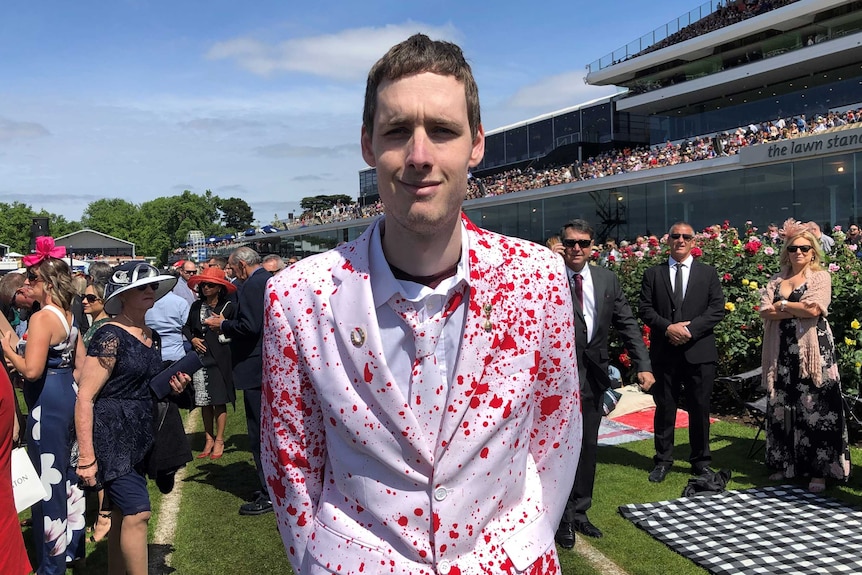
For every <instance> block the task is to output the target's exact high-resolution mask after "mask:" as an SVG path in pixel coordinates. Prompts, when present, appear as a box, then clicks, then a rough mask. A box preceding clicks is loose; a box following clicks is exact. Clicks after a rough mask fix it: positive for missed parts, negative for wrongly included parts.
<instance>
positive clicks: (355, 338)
mask: <svg viewBox="0 0 862 575" xmlns="http://www.w3.org/2000/svg"><path fill="white" fill-rule="evenodd" d="M350 343H352V344H353V347H362V345H363V344H365V330H364V329H362V328H361V327H354V328H353V329H352V330H350Z"/></svg>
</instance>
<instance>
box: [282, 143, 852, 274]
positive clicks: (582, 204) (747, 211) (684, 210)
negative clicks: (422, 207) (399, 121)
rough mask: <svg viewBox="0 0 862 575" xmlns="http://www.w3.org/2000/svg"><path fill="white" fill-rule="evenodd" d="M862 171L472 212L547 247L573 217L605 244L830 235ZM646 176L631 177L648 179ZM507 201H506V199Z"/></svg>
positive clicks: (827, 165)
mask: <svg viewBox="0 0 862 575" xmlns="http://www.w3.org/2000/svg"><path fill="white" fill-rule="evenodd" d="M860 170H862V152H853V153H846V154H838V155H832V156H825V157H821V158H813V159H804V160H797V161H793V162H784V163H779V164H768V165H761V166H754V167H739V168H735V169H731V170H726V171H717V170H713V171H712V172H707V171H705V172H704V173H701V174H695V175H689V176H685V177H676V178H675V177H670V178H668V179H666V180H663V181H658V182H648V183H637V182H634V181H633V182H632V183H631V184H628V185H618V186H615V187H601V186H600V184H599V181H597V180H593V182H595V184H594V185H592V186H589V187H587V188H584V187H583V186H578V187H579V189H578V190H577V191H570V192H568V193H566V192H565V191H562V192H561V193H560V194H559V195H554V196H551V197H544V198H541V199H535V198H524V195H526V194H525V193H519V194H512V195H511V196H508V197H507V196H500V197H496V198H485V199H480V200H472V201H470V202H467V203H466V204H465V205H464V211H465V212H466V213H467V215H468V216H469V217H470V219H472V220H473V221H474V222H475V223H476V224H478V225H480V226H481V227H484V228H487V229H490V230H493V231H496V232H500V233H503V234H506V235H510V236H516V237H520V238H524V239H528V240H532V241H534V242H537V243H541V244H544V242H545V240H546V239H547V238H548V237H549V236H551V235H554V234H556V233H558V232H559V229H560V227H561V226H562V224H563V223H565V222H566V221H568V220H570V219H573V218H583V219H585V220H587V221H589V222H591V223H592V224H593V226H594V227H595V229H596V235H597V236H598V238H597V239H599V240H604V239H605V238H608V237H613V238H616V239H617V240H622V239H632V238H634V237H637V236H638V235H643V234H656V235H661V234H663V233H665V232H666V231H667V230H668V228H669V227H670V225H671V224H673V223H674V222H676V221H679V220H685V221H688V222H690V223H691V224H692V226H693V227H694V228H695V229H703V228H705V227H707V226H710V225H713V224H716V223H721V222H723V221H724V220H729V221H730V222H731V224H732V225H734V226H737V227H742V226H743V224H744V223H745V222H746V221H747V220H751V221H752V222H754V225H755V226H757V227H759V228H761V229H765V228H766V225H767V224H769V223H770V222H775V223H778V224H780V223H781V222H783V221H784V220H785V219H787V218H789V217H793V218H796V219H798V220H801V221H810V220H813V221H816V222H818V223H819V224H820V225H821V226H822V227H823V228H824V229H825V230H828V229H830V228H831V227H832V226H835V225H841V226H843V227H844V228H845V229H846V227H847V225H848V224H849V223H850V222H858V221H859V220H860V218H862V197H860V196H862V173H860ZM645 174H647V172H641V173H640V174H639V175H634V174H632V177H631V178H626V179H629V180H638V179H643V178H644V175H645ZM503 198H505V199H504V202H505V203H501V202H500V200H501V199H503ZM369 221H370V220H368V221H356V222H353V225H347V226H344V227H341V228H338V229H328V230H327V231H312V230H309V232H308V233H306V234H295V235H292V236H282V238H281V245H280V246H278V247H275V246H273V247H274V249H277V250H278V253H280V254H281V255H282V256H285V257H289V256H292V255H297V256H300V257H305V256H308V255H312V254H314V253H319V252H322V251H326V250H328V249H330V248H332V247H334V246H335V245H337V244H338V243H339V242H341V241H348V240H353V239H355V238H357V237H358V236H359V235H360V234H361V233H362V232H363V231H364V229H365V228H366V227H367V226H368V223H369ZM326 227H327V228H329V227H330V226H326ZM333 228H334V226H333Z"/></svg>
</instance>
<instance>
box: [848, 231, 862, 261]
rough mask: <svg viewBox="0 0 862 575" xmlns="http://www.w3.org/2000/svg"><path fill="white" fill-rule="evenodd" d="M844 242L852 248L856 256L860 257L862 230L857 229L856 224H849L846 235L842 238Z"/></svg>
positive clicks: (861, 252) (861, 256) (861, 254)
mask: <svg viewBox="0 0 862 575" xmlns="http://www.w3.org/2000/svg"><path fill="white" fill-rule="evenodd" d="M844 243H845V244H847V246H849V247H850V249H851V250H853V252H854V253H855V254H856V257H857V258H862V231H860V230H859V225H858V224H850V226H849V227H848V228H847V237H845V238H844Z"/></svg>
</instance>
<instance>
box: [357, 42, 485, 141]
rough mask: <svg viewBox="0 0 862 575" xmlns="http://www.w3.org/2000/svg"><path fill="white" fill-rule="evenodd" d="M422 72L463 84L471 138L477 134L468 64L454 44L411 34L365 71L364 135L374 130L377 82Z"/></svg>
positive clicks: (478, 118)
mask: <svg viewBox="0 0 862 575" xmlns="http://www.w3.org/2000/svg"><path fill="white" fill-rule="evenodd" d="M423 72H432V73H434V74H439V75H441V76H454V77H455V79H457V80H458V81H459V82H461V83H462V84H464V95H465V97H466V98H467V120H468V121H469V123H470V136H471V137H473V138H475V137H476V134H478V133H479V124H481V123H482V117H481V114H480V111H479V88H478V86H476V80H475V79H474V78H473V71H472V70H471V69H470V64H468V63H467V60H466V59H465V58H464V53H463V52H462V51H461V48H459V47H458V46H457V45H456V44H453V43H452V42H445V41H443V40H431V39H430V38H429V37H428V36H426V35H425V34H414V35H413V36H411V37H409V38H408V39H406V40H404V41H403V42H401V43H400V44H396V45H395V46H393V47H392V48H390V49H389V51H388V52H386V55H384V56H383V57H382V58H381V59H380V60H378V61H377V63H375V64H374V66H372V67H371V71H370V72H368V83H367V84H366V85H365V108H364V109H363V111H362V125H363V127H364V128H365V131H366V132H367V133H368V135H369V136H371V135H373V133H374V132H373V130H374V115H375V113H376V112H377V91H378V90H379V89H380V84H382V83H383V82H384V81H390V82H392V81H395V80H398V79H399V78H404V77H406V76H414V75H416V74H421V73H423Z"/></svg>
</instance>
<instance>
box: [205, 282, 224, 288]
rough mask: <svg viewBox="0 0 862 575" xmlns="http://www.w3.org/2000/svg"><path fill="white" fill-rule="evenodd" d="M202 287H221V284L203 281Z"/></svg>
mask: <svg viewBox="0 0 862 575" xmlns="http://www.w3.org/2000/svg"><path fill="white" fill-rule="evenodd" d="M201 287H203V288H218V287H221V285H219V284H211V283H208V282H201Z"/></svg>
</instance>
